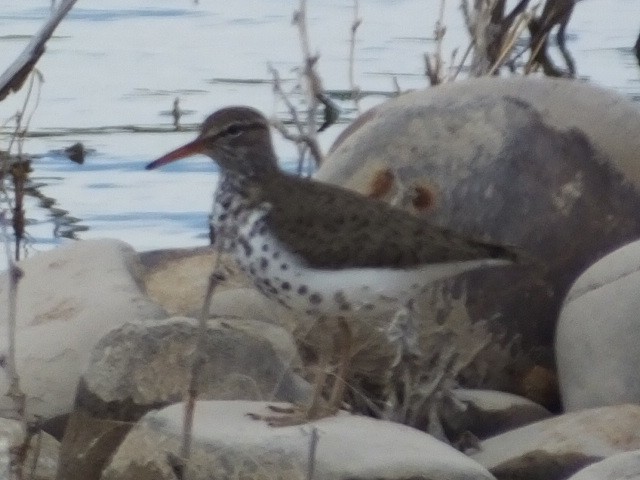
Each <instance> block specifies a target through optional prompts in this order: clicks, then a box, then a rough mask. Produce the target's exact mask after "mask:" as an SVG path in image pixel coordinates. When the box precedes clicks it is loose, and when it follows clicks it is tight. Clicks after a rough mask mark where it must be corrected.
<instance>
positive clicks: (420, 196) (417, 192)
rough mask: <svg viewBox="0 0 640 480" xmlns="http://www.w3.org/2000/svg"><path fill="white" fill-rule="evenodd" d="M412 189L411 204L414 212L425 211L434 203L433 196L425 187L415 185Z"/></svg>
mask: <svg viewBox="0 0 640 480" xmlns="http://www.w3.org/2000/svg"><path fill="white" fill-rule="evenodd" d="M413 189H414V196H413V199H412V200H411V204H412V205H413V206H414V208H415V209H416V210H427V209H428V208H430V207H431V206H432V205H433V204H434V203H435V195H434V193H433V192H432V191H431V190H429V189H428V188H427V187H424V186H422V185H416V186H415V187H413Z"/></svg>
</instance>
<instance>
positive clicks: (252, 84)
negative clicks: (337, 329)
mask: <svg viewBox="0 0 640 480" xmlns="http://www.w3.org/2000/svg"><path fill="white" fill-rule="evenodd" d="M308 4H309V19H308V22H309V28H310V38H311V43H312V45H313V48H314V50H317V51H319V52H320V53H321V59H320V73H321V75H322V77H323V80H324V83H325V87H326V88H327V89H334V90H342V89H348V88H349V85H348V76H347V75H348V71H347V67H348V65H347V58H348V46H349V45H348V40H349V31H350V25H351V21H352V15H353V12H352V3H351V1H350V0H316V1H313V0H310V1H309V2H308ZM439 4H440V2H439V0H396V1H393V0H362V1H361V2H360V16H361V18H362V19H363V23H362V25H361V27H360V29H359V30H358V37H357V38H358V40H357V46H356V77H357V83H358V84H359V85H360V87H361V88H362V89H363V90H369V91H373V92H391V91H393V81H392V79H393V77H394V76H395V77H397V79H398V82H399V84H400V87H401V88H402V89H409V88H421V87H424V86H425V85H426V81H425V79H424V77H423V76H422V71H423V60H422V56H423V53H424V52H427V51H432V50H433V42H432V40H431V38H432V31H433V24H434V22H435V20H436V18H437V11H438V7H439ZM296 5H297V1H278V0H234V1H233V2H221V1H216V0H200V1H199V4H195V3H194V2H193V0H79V1H78V3H77V5H76V7H75V8H74V10H72V12H71V13H70V14H69V16H68V17H67V18H66V19H65V20H64V21H63V22H62V24H61V25H60V26H59V28H58V30H57V31H56V33H55V36H54V38H53V39H52V40H51V41H50V42H49V43H48V49H47V52H46V54H45V55H44V56H43V58H42V59H41V61H40V62H39V64H38V68H39V70H40V71H41V72H42V73H43V75H44V78H45V83H44V85H43V86H42V91H41V97H40V103H39V106H38V108H37V110H36V112H35V115H34V117H33V120H32V123H31V129H30V130H31V132H32V133H33V134H35V135H36V136H35V137H32V138H29V139H28V140H27V141H26V143H25V145H24V151H25V152H28V153H30V154H34V155H37V156H38V159H37V160H36V161H35V162H34V165H33V167H34V172H33V179H34V181H35V182H36V183H38V184H40V187H39V192H40V195H41V196H43V197H46V198H45V200H44V201H43V200H39V199H37V198H31V199H30V200H29V201H28V203H27V215H28V217H29V219H30V225H29V227H28V232H29V235H30V250H31V252H33V251H40V250H44V249H47V248H51V247H52V246H54V245H56V244H59V243H61V242H65V241H69V240H67V239H65V238H62V237H61V236H60V234H61V233H62V234H64V233H66V234H68V233H69V232H70V230H73V229H74V228H76V229H78V231H77V232H76V234H75V235H76V236H77V237H78V238H96V237H113V238H119V239H122V240H124V241H126V242H129V243H131V244H132V245H133V246H134V247H136V248H137V249H139V250H145V249H153V248H161V247H176V246H194V245H203V244H206V243H207V241H208V240H207V236H206V235H207V226H206V217H207V213H208V211H209V207H210V204H211V194H212V191H213V190H214V188H215V181H216V174H215V167H214V166H213V164H212V163H211V162H210V161H208V160H206V159H204V158H200V157H199V158H195V159H192V160H191V161H185V162H179V163H177V164H175V165H174V166H171V167H169V168H165V169H163V170H162V171H153V172H147V171H145V170H143V167H144V165H145V164H146V163H147V162H148V161H149V160H152V159H153V158H154V157H157V156H158V155H160V154H162V153H164V152H165V151H167V150H169V149H172V148H174V147H175V146H178V145H179V144H181V143H183V142H186V141H187V140H189V139H190V138H192V137H193V135H194V133H193V131H185V132H171V131H170V127H171V120H172V119H171V116H170V115H169V114H168V112H169V111H170V110H171V107H172V103H173V99H174V98H175V97H179V98H180V102H181V107H182V108H183V109H185V110H187V111H188V114H187V115H185V116H184V117H183V122H184V123H185V125H186V127H187V130H189V129H191V128H193V127H194V126H195V124H196V123H198V122H199V121H201V120H202V119H203V118H204V117H205V116H206V115H207V114H208V113H210V112H211V111H213V110H215V109H216V108H219V107H221V106H224V105H228V104H249V105H252V106H255V107H257V108H260V109H262V110H263V111H264V112H265V113H267V114H269V115H271V114H273V113H276V112H278V111H281V110H282V106H281V105H279V104H278V103H277V102H275V100H274V96H273V94H272V92H271V87H270V85H269V83H268V81H267V80H269V78H270V77H269V74H268V72H267V67H266V65H267V62H271V63H272V64H273V65H274V66H276V67H277V68H278V69H279V71H280V73H281V76H282V77H283V78H286V79H292V78H294V77H295V74H294V73H293V72H292V69H293V68H295V67H296V66H297V65H298V64H299V58H300V52H299V43H298V40H297V31H296V29H295V28H294V27H292V26H291V16H292V12H293V10H294V8H295V7H296ZM458 5H459V2H458V1H457V0H449V1H448V2H447V11H446V14H445V23H446V25H447V28H448V30H447V35H446V37H445V48H444V52H445V58H448V57H449V53H450V52H451V50H452V49H453V48H456V47H460V48H461V50H464V48H466V45H467V37H466V34H465V28H464V26H463V24H462V18H461V15H460V13H459V11H458ZM49 13H50V0H3V1H2V7H1V8H0V70H4V68H6V66H8V65H9V63H10V62H11V61H12V60H13V59H14V58H15V57H16V55H17V54H18V52H20V51H21V50H22V49H23V48H24V46H25V45H26V43H27V42H28V40H29V36H30V35H31V34H32V33H33V32H35V31H36V30H37V29H38V28H39V27H40V25H41V24H42V23H43V22H44V20H45V19H46V17H47V16H48V15H49ZM639 18H640V1H638V0H615V1H613V0H583V1H581V2H580V3H579V4H578V6H577V7H576V10H575V13H574V15H573V18H572V21H571V23H570V26H569V29H568V33H569V41H568V46H569V48H570V50H571V52H572V53H573V55H574V57H575V60H576V64H577V68H578V73H579V76H580V77H582V78H585V79H588V80H590V81H592V82H594V83H597V84H600V85H604V86H607V87H611V88H614V89H616V90H617V91H619V92H621V93H622V94H624V95H627V96H629V97H631V98H634V99H637V98H640V69H639V68H638V66H637V64H636V63H635V58H634V56H633V54H632V51H631V46H632V45H633V44H634V43H635V40H636V37H637V35H638V27H639V24H638V19H639ZM384 99H385V96H384V95H382V94H374V95H371V96H369V97H367V98H366V99H365V101H364V102H363V107H364V108H366V107H369V106H372V105H374V104H376V103H379V102H381V101H383V100H384ZM23 101H24V92H19V93H18V94H14V95H12V96H11V97H9V98H8V99H6V100H5V101H4V102H1V103H0V119H1V121H2V123H4V122H5V121H6V120H7V119H9V117H11V115H12V114H14V113H15V112H16V111H17V110H18V109H19V108H20V106H21V105H22V102H23ZM342 106H343V107H344V111H345V117H346V120H348V119H349V118H351V117H352V115H353V114H352V112H351V111H350V108H351V105H350V104H348V103H345V104H342ZM132 126H133V127H140V128H142V129H144V128H147V129H156V130H158V129H160V130H162V129H164V131H162V132H160V133H158V132H156V133H131V132H130V131H127V129H129V130H130V127H132ZM343 126H344V124H343V125H338V126H334V127H332V128H330V129H329V130H328V131H327V132H326V134H324V135H323V136H322V137H321V142H322V146H323V147H324V148H325V149H327V148H328V146H329V145H330V144H331V142H332V141H333V139H334V138H335V137H336V135H338V133H339V132H340V130H341V128H343ZM104 127H113V128H111V129H108V130H106V131H105V128H104ZM91 129H97V131H92V130H91ZM78 141H81V142H83V143H84V144H85V146H86V147H87V148H90V149H92V150H93V152H92V153H91V154H89V155H88V156H87V158H86V162H85V164H84V165H77V164H74V163H71V162H70V161H69V160H67V159H66V158H65V157H64V156H62V155H60V154H59V153H56V150H60V149H62V148H65V147H68V146H70V145H71V144H73V143H75V142H78ZM0 142H2V143H0V149H6V147H7V144H8V138H7V137H6V136H4V137H0ZM276 144H277V145H276V147H277V149H278V151H279V153H280V156H281V157H282V159H283V162H284V163H285V164H286V163H287V162H293V161H294V158H295V154H294V149H293V147H292V146H291V145H288V144H287V143H286V142H284V141H282V140H280V139H279V138H278V137H277V134H276ZM44 202H46V203H49V204H50V203H52V202H54V203H53V206H52V207H53V208H51V207H50V208H45V207H44V206H43V203H44ZM61 214H64V215H61ZM69 217H73V219H72V223H71V225H72V227H70V225H69V224H67V225H65V224H62V225H61V224H60V220H59V219H60V218H65V219H67V220H68V219H69ZM1 267H2V264H1V263H0V268H1Z"/></svg>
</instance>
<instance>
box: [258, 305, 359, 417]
mask: <svg viewBox="0 0 640 480" xmlns="http://www.w3.org/2000/svg"><path fill="white" fill-rule="evenodd" d="M326 322H327V319H326V318H324V317H321V318H319V319H318V323H319V324H320V327H321V328H320V331H327V330H331V329H329V328H326V327H325V326H324V324H325V323H326ZM338 327H339V330H340V331H339V332H338V336H339V340H338V344H339V346H340V349H339V357H340V358H339V364H338V370H337V372H336V374H335V377H336V378H335V379H334V383H333V387H332V390H331V395H330V397H329V403H326V402H325V400H324V399H323V396H322V392H323V391H324V388H325V386H326V383H327V376H328V373H327V372H328V369H329V365H330V363H331V357H332V356H333V355H332V354H333V353H334V350H333V348H332V345H334V342H332V341H331V340H333V339H332V338H331V337H330V336H325V335H322V337H321V338H322V341H321V345H320V348H319V353H318V364H317V365H316V372H315V379H314V382H313V396H312V398H311V402H310V404H309V405H308V406H307V407H306V408H305V407H302V406H296V405H293V406H291V407H279V406H276V405H270V406H269V409H270V410H272V411H273V412H275V413H277V414H278V415H267V416H263V415H256V414H250V416H251V418H253V419H256V420H264V421H266V422H267V423H268V424H269V425H270V426H272V427H283V426H291V425H299V424H301V423H306V422H309V421H311V420H318V419H320V418H324V417H328V416H331V415H334V414H335V413H336V412H337V411H338V410H339V409H340V404H341V403H342V398H343V396H344V390H345V386H346V381H345V378H346V374H347V371H348V368H349V361H350V357H351V343H352V334H351V328H350V327H349V324H348V323H347V322H346V320H345V319H343V318H340V319H338Z"/></svg>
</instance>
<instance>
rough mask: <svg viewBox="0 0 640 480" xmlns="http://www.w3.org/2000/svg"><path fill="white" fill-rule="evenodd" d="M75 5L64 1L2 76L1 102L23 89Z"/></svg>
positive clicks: (70, 1) (0, 80) (73, 2)
mask: <svg viewBox="0 0 640 480" xmlns="http://www.w3.org/2000/svg"><path fill="white" fill-rule="evenodd" d="M75 3H76V0H63V2H62V3H61V4H60V6H59V7H58V9H57V10H56V11H55V12H54V13H53V14H52V15H51V17H50V18H49V20H47V22H46V23H45V24H44V25H43V26H42V28H41V29H40V30H39V31H38V33H36V34H35V35H34V36H33V38H32V39H31V41H30V42H29V44H28V45H27V47H26V48H25V49H24V50H23V51H22V53H21V54H20V56H19V57H18V58H17V59H16V60H15V61H14V62H13V63H12V64H11V65H10V66H9V68H7V70H5V72H4V73H3V74H2V75H0V101H1V100H4V98H5V97H6V96H7V95H9V93H10V92H15V91H18V90H19V89H20V88H21V87H22V84H23V83H24V81H25V80H26V78H27V75H28V74H29V72H30V71H31V69H32V68H33V67H34V65H35V64H36V62H37V61H38V60H39V59H40V57H41V56H42V54H43V53H44V50H45V43H46V42H47V40H49V38H51V35H52V34H53V32H54V30H55V29H56V27H57V26H58V24H59V23H60V22H61V21H62V19H63V18H64V16H65V15H66V14H67V13H68V12H69V10H71V7H73V5H74V4H75Z"/></svg>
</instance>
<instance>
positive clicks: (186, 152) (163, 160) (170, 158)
mask: <svg viewBox="0 0 640 480" xmlns="http://www.w3.org/2000/svg"><path fill="white" fill-rule="evenodd" d="M203 149H204V141H203V140H202V139H201V138H196V139H195V140H194V141H193V142H189V143H187V144H186V145H183V146H182V147H179V148H176V149H175V150H173V151H171V152H169V153H167V154H166V155H163V156H162V157H160V158H158V159H156V160H154V161H153V162H151V163H150V164H148V165H147V166H146V167H144V168H145V170H153V169H154V168H158V167H162V166H163V165H166V164H167V163H171V162H175V161H176V160H180V159H181V158H186V157H190V156H192V155H196V154H198V153H202V151H203Z"/></svg>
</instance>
